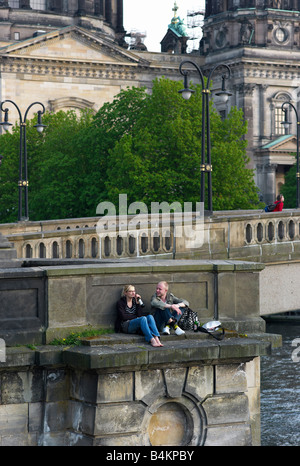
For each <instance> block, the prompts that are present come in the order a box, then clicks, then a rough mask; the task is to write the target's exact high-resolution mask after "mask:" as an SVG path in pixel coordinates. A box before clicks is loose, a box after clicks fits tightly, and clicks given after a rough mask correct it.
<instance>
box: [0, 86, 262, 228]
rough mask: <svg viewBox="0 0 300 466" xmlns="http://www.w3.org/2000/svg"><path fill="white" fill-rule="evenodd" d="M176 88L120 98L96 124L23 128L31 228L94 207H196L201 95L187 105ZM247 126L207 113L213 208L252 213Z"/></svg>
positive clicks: (1, 211)
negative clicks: (122, 200) (123, 199)
mask: <svg viewBox="0 0 300 466" xmlns="http://www.w3.org/2000/svg"><path fill="white" fill-rule="evenodd" d="M181 87H182V83H178V82H176V81H171V80H168V79H164V78H162V79H157V80H155V81H154V83H153V90H152V93H151V94H149V93H148V92H147V91H146V89H144V88H131V89H129V88H127V89H126V90H122V91H121V92H120V93H119V94H118V95H117V96H116V97H115V99H114V100H113V102H111V103H106V104H104V105H103V107H102V108H101V109H100V110H99V111H98V113H97V114H96V115H94V116H93V115H92V113H91V112H89V111H83V112H80V114H78V113H76V112H75V111H68V112H62V111H60V112H58V113H56V114H52V113H46V114H45V115H44V116H43V123H44V124H46V125H47V127H46V128H45V130H44V132H43V133H42V135H41V134H38V133H37V132H36V130H35V128H34V125H35V124H36V117H35V118H33V119H32V120H31V121H28V122H27V148H28V171H29V216H30V219H31V220H46V219H55V218H74V217H85V216H94V215H95V214H96V208H97V205H98V203H99V202H101V201H105V200H106V201H111V202H113V203H114V204H115V205H116V206H117V205H118V196H119V194H121V193H126V194H127V196H128V202H129V203H130V202H134V201H143V202H145V203H146V204H147V205H148V206H150V203H151V202H155V201H157V202H163V201H166V202H169V203H172V202H174V201H177V202H180V203H183V202H187V201H189V202H193V203H195V202H197V201H199V198H200V163H201V160H200V159H201V118H202V110H201V109H202V99H201V95H202V92H201V91H202V90H201V87H200V86H194V89H195V94H194V95H193V96H192V98H191V100H190V101H188V102H186V101H185V100H184V99H182V97H181V96H180V95H179V93H178V90H180V89H181ZM246 131H247V125H246V123H245V121H244V119H243V114H242V112H241V111H240V110H237V109H236V108H232V110H231V112H230V114H229V116H228V117H227V118H226V119H225V120H224V121H222V119H221V118H220V116H219V114H218V113H217V112H215V111H214V110H213V108H211V141H212V164H213V174H212V176H213V183H212V185H213V208H214V210H220V209H239V208H243V209H246V208H255V207H257V205H258V196H257V190H256V187H255V184H254V180H253V171H252V170H249V169H248V168H246V165H247V162H248V159H247V157H246V141H245V134H246ZM0 147H1V149H0V153H1V154H2V155H3V156H4V160H3V163H2V166H1V168H0V196H1V208H0V222H2V223H3V222H13V221H16V219H17V203H18V190H17V182H18V163H19V162H18V158H19V127H18V125H15V126H14V127H13V130H12V132H11V133H6V134H3V135H1V136H0Z"/></svg>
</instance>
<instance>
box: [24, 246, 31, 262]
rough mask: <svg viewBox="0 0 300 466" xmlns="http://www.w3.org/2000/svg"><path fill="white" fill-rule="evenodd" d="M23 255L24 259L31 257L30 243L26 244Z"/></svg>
mask: <svg viewBox="0 0 300 466" xmlns="http://www.w3.org/2000/svg"><path fill="white" fill-rule="evenodd" d="M25 255H26V259H31V257H32V247H31V246H30V244H26V250H25Z"/></svg>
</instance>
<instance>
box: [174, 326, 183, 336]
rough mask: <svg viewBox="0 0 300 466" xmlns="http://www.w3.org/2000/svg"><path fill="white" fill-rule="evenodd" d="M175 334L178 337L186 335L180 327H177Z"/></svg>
mask: <svg viewBox="0 0 300 466" xmlns="http://www.w3.org/2000/svg"><path fill="white" fill-rule="evenodd" d="M175 333H176V335H183V334H184V333H185V331H184V330H182V329H181V328H180V327H177V328H176V329H175Z"/></svg>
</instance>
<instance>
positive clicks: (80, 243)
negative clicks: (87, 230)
mask: <svg viewBox="0 0 300 466" xmlns="http://www.w3.org/2000/svg"><path fill="white" fill-rule="evenodd" d="M78 255H79V259H83V258H84V241H83V239H80V240H79V250H78Z"/></svg>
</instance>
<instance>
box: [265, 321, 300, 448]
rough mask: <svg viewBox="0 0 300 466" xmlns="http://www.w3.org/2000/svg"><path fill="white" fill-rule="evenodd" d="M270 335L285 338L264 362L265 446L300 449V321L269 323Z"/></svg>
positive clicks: (268, 330)
mask: <svg viewBox="0 0 300 466" xmlns="http://www.w3.org/2000/svg"><path fill="white" fill-rule="evenodd" d="M267 332H268V333H277V334H281V335H282V347H281V348H278V349H273V350H272V354H271V355H270V356H264V357H262V358H261V445H262V446H299V445H300V377H299V375H300V321H295V322H294V323H286V322H276V323H268V324H267ZM296 339H298V341H296ZM293 345H294V346H293Z"/></svg>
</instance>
